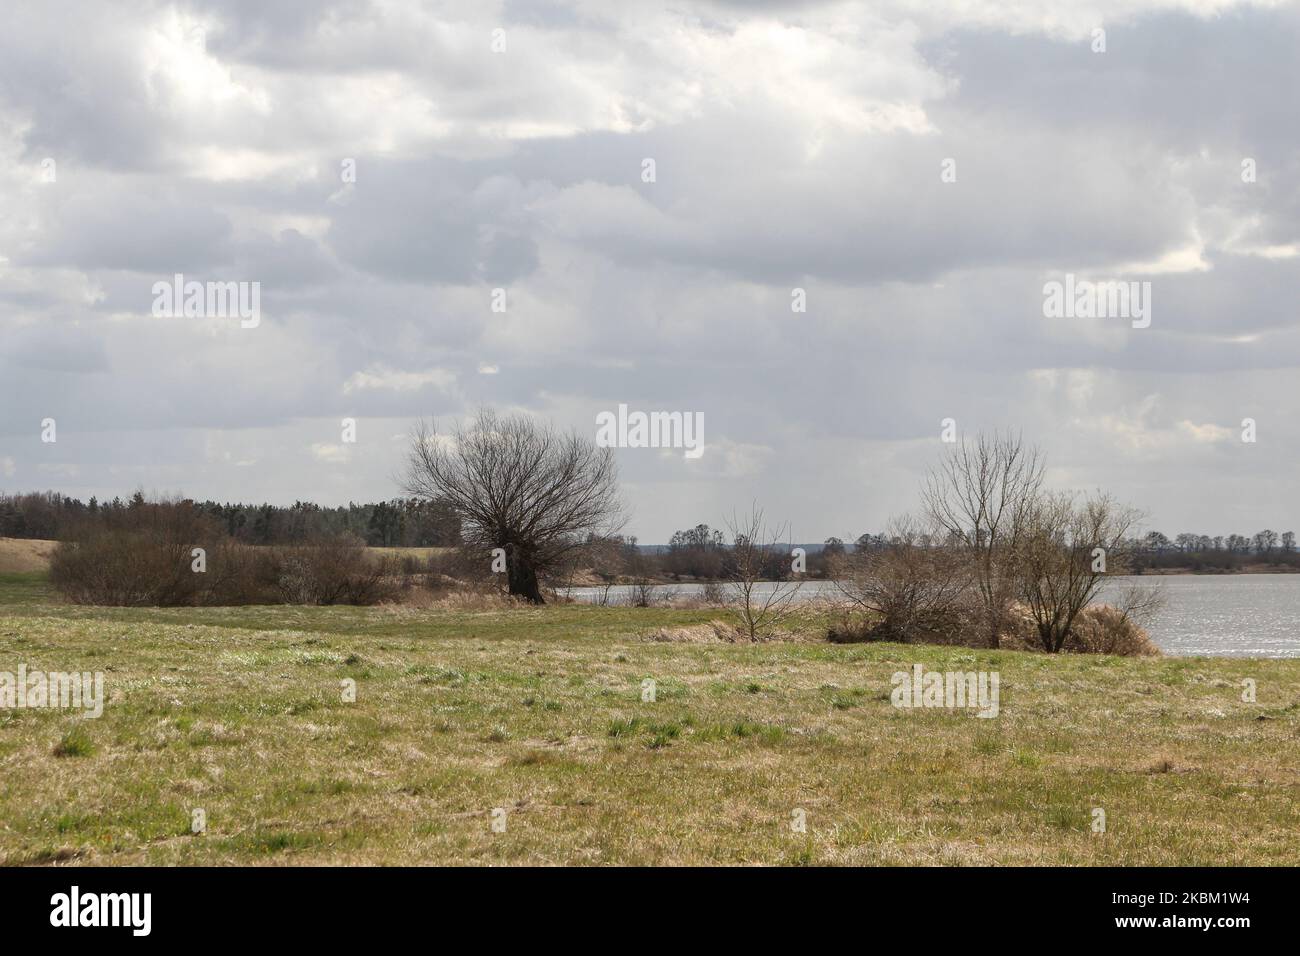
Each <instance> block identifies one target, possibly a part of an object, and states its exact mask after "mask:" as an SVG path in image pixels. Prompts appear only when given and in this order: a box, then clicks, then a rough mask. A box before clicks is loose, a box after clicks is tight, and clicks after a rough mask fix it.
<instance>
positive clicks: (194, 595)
mask: <svg viewBox="0 0 1300 956" xmlns="http://www.w3.org/2000/svg"><path fill="white" fill-rule="evenodd" d="M195 548H203V549H204V551H205V557H204V561H205V570H204V571H203V572H202V573H200V572H197V571H195V570H194V567H193V564H194V560H195V559H194V557H193V554H192V552H193V550H194V549H195ZM395 573H396V566H395V563H394V562H393V561H392V559H385V560H380V561H374V560H372V559H371V557H370V555H369V553H368V552H367V550H366V547H365V545H364V543H362V542H361V540H360V539H358V538H353V537H345V536H335V537H329V538H322V539H320V540H318V541H313V542H310V543H308V544H305V545H297V546H294V547H287V548H257V547H252V546H248V545H242V544H239V543H237V542H235V541H234V540H233V539H231V538H230V537H228V536H227V535H226V534H225V533H224V531H223V530H222V529H220V528H219V527H217V526H216V525H215V524H214V522H213V521H212V520H211V519H210V518H208V517H206V516H205V515H203V514H201V513H200V512H199V511H198V510H197V509H195V508H194V507H193V506H192V505H191V504H190V503H189V502H187V501H180V502H175V501H161V502H152V503H149V502H144V503H141V504H139V505H136V506H133V507H131V508H130V509H128V510H127V511H125V512H124V513H122V514H121V515H116V516H113V517H111V518H103V517H100V518H97V519H95V520H91V519H86V520H83V521H82V522H80V523H78V524H77V525H75V526H73V527H72V528H70V530H69V532H68V536H67V538H66V539H65V540H63V541H61V542H60V543H59V546H58V547H57V548H56V549H55V552H54V555H53V557H52V559H51V566H50V577H51V580H52V581H53V583H54V585H55V587H57V588H58V589H59V590H60V591H61V592H62V593H63V594H64V595H65V596H66V597H67V598H68V600H70V601H73V602H74V603H78V604H101V605H112V606H120V607H142V606H153V607H186V606H196V605H209V606H213V605H239V604H274V603H293V604H375V603H378V602H379V601H382V600H385V599H387V598H390V597H392V596H393V595H394V594H395V593H396V587H397V583H398V582H397V579H396V578H395V577H394V575H395Z"/></svg>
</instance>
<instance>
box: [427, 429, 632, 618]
mask: <svg viewBox="0 0 1300 956" xmlns="http://www.w3.org/2000/svg"><path fill="white" fill-rule="evenodd" d="M403 484H404V487H405V490H406V493H407V494H408V495H411V496H412V497H416V498H421V499H425V500H433V499H436V498H443V499H445V500H447V501H448V502H449V503H450V504H451V506H452V507H453V508H455V509H456V511H457V512H458V513H459V514H460V517H461V521H462V522H463V524H464V528H463V537H464V539H465V541H466V542H467V544H469V545H470V546H471V547H477V548H481V549H483V560H484V561H485V562H486V561H488V560H489V559H490V558H489V554H490V551H491V549H494V548H501V549H503V550H504V552H505V558H506V577H507V581H508V584H509V591H510V593H511V594H513V595H518V596H520V597H523V598H526V599H527V600H529V601H532V602H533V603H534V604H541V603H543V599H542V592H541V586H540V579H541V578H542V577H543V576H545V575H548V574H551V573H553V572H554V571H555V570H556V569H557V568H559V567H561V566H562V563H563V561H564V559H565V557H566V555H568V554H569V553H570V552H571V551H573V550H574V549H576V548H580V547H581V546H582V545H583V544H584V542H585V541H586V540H587V538H588V536H589V535H593V534H595V535H610V534H613V533H615V532H616V531H618V530H619V527H620V526H621V524H622V508H621V506H620V504H619V500H618V469H617V467H616V465H615V463H614V457H613V454H612V452H611V450H610V449H608V448H598V447H596V444H595V442H594V441H592V440H591V439H588V438H585V437H583V436H580V435H579V434H578V433H577V432H570V433H567V434H564V433H560V432H557V431H556V430H555V429H554V428H553V427H552V426H549V425H540V424H538V423H537V422H535V421H534V420H533V419H531V418H529V417H527V416H525V415H508V416H501V415H498V414H497V413H496V412H494V411H492V410H490V409H486V408H485V409H480V410H479V412H478V414H477V416H476V417H475V419H474V421H473V423H472V424H470V425H469V426H462V425H460V424H459V423H458V424H456V425H455V426H454V427H453V429H452V431H451V433H450V435H439V434H438V433H437V432H436V431H435V429H434V428H433V427H432V426H429V425H426V424H425V423H424V422H421V423H420V424H419V425H418V426H416V428H415V431H414V433H413V435H412V445H411V452H410V458H409V461H408V467H407V473H406V478H405V481H404V483H403Z"/></svg>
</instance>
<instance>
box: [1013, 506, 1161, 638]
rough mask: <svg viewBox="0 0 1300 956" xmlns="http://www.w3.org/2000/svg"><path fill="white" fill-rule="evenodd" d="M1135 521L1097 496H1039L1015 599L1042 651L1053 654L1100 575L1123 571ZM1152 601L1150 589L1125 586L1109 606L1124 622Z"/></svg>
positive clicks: (1137, 516) (1128, 511)
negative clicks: (1025, 611) (1026, 614)
mask: <svg viewBox="0 0 1300 956" xmlns="http://www.w3.org/2000/svg"><path fill="white" fill-rule="evenodd" d="M1141 518H1142V514H1141V512H1139V511H1137V510H1136V509H1133V508H1129V507H1126V506H1124V505H1120V504H1118V503H1117V502H1116V501H1115V500H1114V499H1113V498H1111V497H1110V496H1109V495H1105V494H1101V493H1098V494H1096V495H1093V496H1091V497H1088V498H1085V499H1083V500H1079V499H1078V497H1077V496H1076V495H1074V494H1072V493H1069V492H1056V493H1051V494H1044V495H1041V496H1040V497H1039V500H1038V502H1037V504H1036V506H1035V507H1034V509H1033V511H1032V513H1031V514H1030V521H1029V527H1028V531H1027V533H1026V535H1025V539H1024V542H1023V547H1022V550H1021V572H1022V578H1021V588H1022V594H1021V597H1022V598H1023V600H1024V602H1025V604H1026V605H1027V606H1028V607H1029V611H1030V614H1031V615H1032V616H1033V619H1034V625H1035V627H1036V629H1037V631H1038V639H1039V642H1040V643H1041V644H1042V646H1043V650H1045V651H1047V652H1048V653H1049V654H1056V653H1059V652H1060V651H1061V649H1062V648H1063V647H1065V645H1066V642H1067V641H1069V639H1070V633H1071V628H1072V627H1073V626H1074V623H1075V620H1076V618H1077V617H1078V616H1079V614H1080V613H1081V612H1082V611H1083V610H1084V609H1085V608H1087V607H1088V606H1089V605H1090V604H1091V603H1092V602H1093V601H1094V600H1096V598H1097V595H1098V594H1099V592H1100V591H1101V588H1102V585H1103V583H1104V581H1105V579H1106V576H1107V575H1108V574H1123V573H1124V572H1125V571H1126V570H1127V566H1128V558H1129V548H1130V545H1129V538H1128V535H1129V533H1130V532H1131V531H1132V529H1133V528H1134V526H1135V525H1136V524H1137V523H1138V522H1139V521H1140V520H1141ZM1158 600H1159V598H1158V596H1157V592H1155V591H1154V590H1153V589H1151V588H1145V587H1141V586H1136V585H1131V586H1129V587H1128V588H1127V589H1125V591H1124V592H1122V593H1121V594H1119V595H1118V596H1117V597H1116V602H1115V606H1116V608H1117V609H1118V610H1119V611H1120V613H1121V614H1122V615H1123V616H1124V617H1129V616H1131V615H1134V614H1139V613H1142V614H1145V613H1149V612H1150V611H1152V610H1154V608H1155V606H1156V604H1157V602H1158Z"/></svg>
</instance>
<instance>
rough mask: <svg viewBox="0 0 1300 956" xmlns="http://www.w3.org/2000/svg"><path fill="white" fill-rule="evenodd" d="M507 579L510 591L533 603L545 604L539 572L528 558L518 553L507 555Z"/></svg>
mask: <svg viewBox="0 0 1300 956" xmlns="http://www.w3.org/2000/svg"><path fill="white" fill-rule="evenodd" d="M506 580H507V582H508V583H509V586H510V593H511V595H513V596H515V597H521V598H524V599H525V600H527V601H529V602H531V603H533V604H545V603H546V601H545V600H544V599H543V598H542V590H541V588H540V587H539V586H538V584H537V572H536V571H535V570H534V569H533V566H532V564H530V563H529V562H528V561H527V560H526V559H524V558H521V557H520V556H519V555H518V554H516V555H514V556H507V557H506Z"/></svg>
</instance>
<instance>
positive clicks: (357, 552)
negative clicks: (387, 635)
mask: <svg viewBox="0 0 1300 956" xmlns="http://www.w3.org/2000/svg"><path fill="white" fill-rule="evenodd" d="M271 566H272V569H273V575H274V580H275V587H276V590H277V591H278V593H279V596H280V598H281V600H282V601H283V602H284V603H286V604H326V605H328V604H378V603H379V602H380V601H383V600H386V599H391V598H392V597H394V596H395V595H396V593H397V586H398V582H397V580H396V578H395V576H396V573H397V565H396V562H395V561H394V560H393V559H392V558H381V559H378V560H374V559H372V558H371V556H370V554H369V552H368V551H367V550H366V545H365V542H363V541H362V540H361V539H360V538H357V537H354V536H352V535H331V536H329V537H324V538H320V539H318V540H316V541H313V542H310V543H308V544H305V545H298V546H294V547H289V548H276V549H274V550H273V551H272V557H271Z"/></svg>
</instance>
